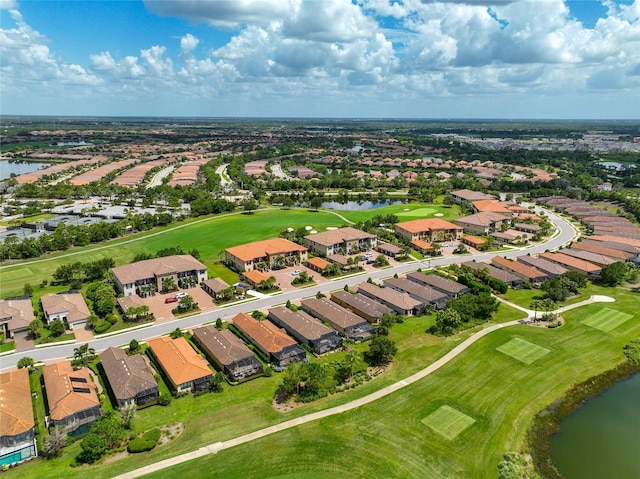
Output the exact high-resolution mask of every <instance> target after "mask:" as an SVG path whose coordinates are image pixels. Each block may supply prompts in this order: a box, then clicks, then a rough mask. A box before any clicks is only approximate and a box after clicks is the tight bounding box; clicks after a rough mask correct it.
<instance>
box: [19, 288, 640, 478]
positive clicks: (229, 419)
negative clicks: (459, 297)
mask: <svg viewBox="0 0 640 479" xmlns="http://www.w3.org/2000/svg"><path fill="white" fill-rule="evenodd" d="M585 294H588V295H591V294H602V295H608V296H615V297H616V299H617V301H616V303H614V305H615V307H616V309H617V310H619V311H621V312H624V313H627V314H630V315H634V316H633V319H631V320H629V321H626V322H625V323H623V324H621V325H620V326H619V327H617V328H616V329H615V330H614V331H612V332H611V333H610V334H607V335H603V334H601V333H599V332H597V331H594V330H593V329H592V328H591V327H589V326H587V325H584V324H582V323H581V321H582V319H583V317H584V314H585V311H589V308H591V307H592V306H598V305H589V306H585V307H583V308H578V309H575V310H572V311H568V312H566V313H564V315H563V316H564V317H565V321H566V324H565V326H563V327H562V328H558V329H553V330H549V329H545V328H537V327H531V326H525V325H517V326H511V327H509V328H505V329H501V330H498V331H494V332H493V333H491V334H489V335H487V336H485V337H484V338H482V339H481V340H479V341H478V342H476V343H474V344H473V345H472V346H471V347H470V348H469V349H467V350H466V351H465V352H464V353H463V354H462V355H460V356H459V357H457V358H456V359H454V360H453V361H451V362H450V363H448V364H447V365H446V366H445V367H443V368H441V369H439V370H438V371H437V372H435V373H434V374H432V375H430V376H428V377H427V378H424V379H422V380H420V381H418V382H416V383H414V384H411V385H410V386H407V387H406V388H403V389H402V390H400V391H398V392H396V393H394V394H391V395H389V396H386V397H384V398H381V399H380V400H378V401H376V402H374V403H372V404H369V405H367V406H366V407H363V408H359V409H355V410H353V411H349V412H346V413H343V414H340V415H336V416H331V417H328V418H324V419H322V420H319V421H316V422H312V423H308V424H305V425H302V426H299V427H296V428H293V429H289V430H286V431H281V432H279V433H276V434H273V435H271V436H268V437H265V438H262V439H260V440H256V441H253V442H250V443H247V444H243V445H241V446H237V447H234V448H231V449H228V450H224V451H220V452H219V453H218V454H215V455H211V456H207V457H203V458H200V459H197V460H194V461H190V462H188V463H184V464H181V465H179V466H176V467H173V468H170V469H167V470H164V471H162V472H159V473H156V474H153V475H152V477H163V478H174V477H180V476H188V475H191V476H195V475H198V474H201V473H202V471H207V475H208V476H210V477H224V478H239V479H240V478H261V479H262V478H276V477H296V478H316V477H326V478H334V477H335V478H338V477H367V478H381V479H389V478H396V477H398V478H405V477H420V478H425V479H431V478H433V479H435V478H438V479H440V478H443V477H474V478H476V477H477V478H492V479H493V478H495V477H496V466H497V464H498V463H499V462H500V461H501V459H502V455H503V454H504V453H505V452H507V451H517V450H520V449H521V448H522V447H523V439H524V435H525V432H526V430H527V428H528V426H529V424H530V422H531V419H532V418H533V416H534V415H535V413H536V412H538V411H539V410H541V409H542V408H544V407H545V406H547V405H548V404H549V403H551V402H553V401H554V400H555V399H557V398H558V397H560V396H561V395H562V394H563V393H564V391H566V390H567V389H568V388H569V387H570V386H571V385H572V384H573V383H575V382H579V381H583V380H585V379H587V378H589V377H591V376H593V375H594V374H597V373H600V372H602V371H604V370H607V369H609V368H610V367H611V366H613V365H614V364H617V363H619V362H620V361H622V359H623V354H622V346H623V345H624V344H626V342H628V340H629V339H631V338H634V337H637V336H639V335H640V316H639V315H638V313H637V294H634V293H632V292H629V291H626V290H622V289H618V290H614V289H609V288H602V287H595V286H591V287H589V288H588V289H587V290H586V291H585ZM598 307H599V306H598ZM499 311H500V313H501V315H500V319H501V320H503V321H504V320H507V319H508V317H509V316H511V319H516V318H519V317H520V316H521V315H520V312H518V311H515V310H513V309H511V308H508V307H505V306H504V305H501V306H500V310H499ZM591 311H595V309H593V310H591ZM432 321H433V318H432V316H425V317H420V318H409V319H407V320H406V321H405V322H404V323H402V324H397V325H395V326H394V327H393V329H392V331H391V335H392V338H393V339H394V340H395V341H396V342H397V344H398V347H399V354H398V356H397V358H396V360H394V364H393V367H392V368H391V370H389V371H388V372H387V373H385V374H384V375H382V376H380V377H378V378H376V379H374V380H372V381H369V382H368V383H366V384H365V385H363V386H361V387H360V388H357V389H354V390H350V391H348V392H346V393H344V394H340V395H334V396H330V397H327V398H325V399H322V400H319V401H316V402H314V403H312V404H308V405H304V406H301V407H298V408H295V409H293V410H292V411H291V412H289V413H286V414H279V413H276V412H275V411H274V410H273V409H272V408H271V398H272V394H273V391H274V390H275V388H276V386H277V384H278V383H279V381H280V376H279V375H277V374H276V375H274V376H273V377H271V378H260V379H258V380H255V381H251V382H249V383H246V384H244V385H241V386H238V387H235V388H226V390H225V392H224V393H222V394H218V395H204V396H200V397H197V398H193V397H185V398H181V399H179V400H174V401H173V402H172V404H171V406H169V407H167V408H162V407H152V408H148V409H145V410H142V411H140V412H139V417H138V418H137V419H136V420H135V422H134V427H135V429H136V430H140V431H141V430H146V429H150V428H152V427H156V426H159V425H163V424H167V423H170V422H174V421H182V422H183V423H184V424H185V428H186V431H185V433H184V434H183V435H182V436H180V437H179V438H177V439H176V440H175V441H173V442H172V443H170V445H167V446H161V447H157V448H156V449H154V450H152V451H150V452H148V453H144V454H138V455H135V456H130V457H128V458H127V459H126V460H124V459H123V460H116V461H113V462H110V463H107V464H97V465H95V466H92V467H90V468H88V469H85V468H79V469H76V468H70V467H68V465H69V463H70V461H71V458H72V457H73V456H74V455H75V454H76V453H77V452H78V450H79V447H78V445H77V444H74V445H72V446H71V447H69V448H68V450H67V451H65V453H64V454H63V457H62V458H60V459H58V460H56V461H55V462H54V461H36V462H34V463H31V464H25V465H24V466H21V467H19V468H16V469H14V470H11V471H9V472H8V473H7V477H8V478H10V477H25V478H26V477H38V478H41V479H46V478H58V477H62V476H64V477H66V478H68V479H74V478H82V477H86V476H87V475H91V476H92V477H93V478H95V479H99V478H103V477H112V476H114V475H117V474H119V473H122V472H125V471H127V470H131V469H135V468H137V467H141V466H143V465H145V464H150V463H153V462H157V461H160V460H162V459H165V458H167V457H170V456H173V455H177V454H181V453H184V452H188V451H192V450H195V449H197V448H199V447H202V446H203V445H205V444H209V443H213V442H216V441H224V440H227V439H230V438H233V437H237V436H239V435H241V434H244V433H247V432H250V431H255V430H257V429H260V428H262V427H264V426H266V425H271V424H275V423H279V422H282V421H285V420H288V419H292V418H294V417H298V416H300V415H302V414H307V413H310V412H314V411H317V410H320V409H326V408H328V407H332V406H335V405H337V404H341V403H344V402H346V401H348V400H352V399H354V398H357V397H362V396H364V395H365V394H368V393H370V392H372V391H374V390H377V389H379V388H381V387H383V386H385V385H388V384H391V383H393V382H395V381H397V380H399V379H401V378H404V377H407V376H408V375H410V374H411V373H413V372H415V371H417V370H419V369H421V368H423V367H424V366H425V365H427V364H430V363H432V362H433V361H434V360H435V359H437V358H438V357H441V356H442V355H443V354H445V353H446V352H447V351H449V350H451V349H452V348H453V347H455V345H456V344H459V342H460V341H462V340H463V339H465V338H466V337H468V336H469V335H470V334H471V332H470V331H468V332H465V333H462V334H461V335H459V336H457V337H455V338H444V339H443V338H436V337H433V336H429V335H426V334H424V330H425V329H426V327H428V326H429V324H431V323H432ZM476 330H477V329H476ZM514 336H515V337H518V338H520V339H522V340H524V341H527V342H528V343H531V344H533V345H537V346H539V347H542V348H545V349H547V350H549V351H552V352H553V354H547V355H545V356H543V357H541V358H539V359H538V360H537V361H536V362H535V363H533V364H531V365H527V364H524V363H522V362H520V361H514V360H513V358H512V357H510V356H507V355H506V354H498V353H497V352H496V349H497V348H499V347H500V346H503V345H504V344H506V343H508V342H509V341H511V340H512V339H513V338H514ZM358 347H361V346H358ZM440 406H450V407H452V408H454V409H456V410H458V411H460V412H462V413H464V414H465V415H467V416H469V417H471V418H473V419H475V421H476V422H475V423H474V424H473V426H472V427H469V428H468V429H467V430H465V431H464V433H463V434H460V435H459V436H457V437H456V438H455V440H453V441H449V440H447V439H445V438H444V437H443V436H440V435H439V434H429V433H428V432H427V431H428V429H425V424H424V423H423V422H422V420H423V419H424V418H427V417H429V416H430V415H431V414H432V413H433V412H434V411H435V410H436V409H437V408H438V407H440ZM248 458H250V459H248Z"/></svg>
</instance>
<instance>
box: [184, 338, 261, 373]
mask: <svg viewBox="0 0 640 479" xmlns="http://www.w3.org/2000/svg"><path fill="white" fill-rule="evenodd" d="M192 339H193V341H194V342H195V343H196V346H198V348H200V351H202V352H203V353H204V354H205V355H206V356H207V359H208V360H209V362H211V363H212V364H215V366H216V368H217V369H218V370H220V371H222V372H223V373H224V374H225V375H226V376H227V377H228V378H229V380H230V381H232V382H238V381H242V380H245V379H250V378H252V377H255V376H260V375H262V373H263V371H264V369H263V367H262V363H261V362H260V361H258V359H257V358H256V356H255V354H253V352H252V351H251V350H250V349H249V348H248V347H247V345H246V344H245V343H244V342H243V341H242V340H241V339H240V338H238V337H237V336H236V335H235V334H233V333H232V332H231V331H229V330H228V329H223V330H222V331H218V330H217V329H216V328H214V327H213V326H201V327H199V328H195V329H194V330H193V337H192Z"/></svg>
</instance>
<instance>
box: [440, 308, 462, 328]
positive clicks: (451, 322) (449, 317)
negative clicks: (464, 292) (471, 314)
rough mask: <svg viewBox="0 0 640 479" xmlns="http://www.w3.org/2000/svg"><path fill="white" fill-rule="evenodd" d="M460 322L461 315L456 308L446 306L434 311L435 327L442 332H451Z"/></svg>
mask: <svg viewBox="0 0 640 479" xmlns="http://www.w3.org/2000/svg"><path fill="white" fill-rule="evenodd" d="M461 324H462V316H461V315H460V313H459V312H458V311H457V310H456V309H453V308H447V309H442V310H440V311H438V312H437V313H436V324H435V327H436V329H437V331H439V332H441V333H443V334H451V332H453V331H454V330H455V329H456V328H457V327H458V326H460V325H461Z"/></svg>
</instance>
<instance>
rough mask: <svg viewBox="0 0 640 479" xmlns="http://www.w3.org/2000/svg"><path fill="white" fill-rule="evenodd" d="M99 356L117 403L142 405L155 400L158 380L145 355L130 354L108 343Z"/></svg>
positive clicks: (119, 405)
mask: <svg viewBox="0 0 640 479" xmlns="http://www.w3.org/2000/svg"><path fill="white" fill-rule="evenodd" d="M99 357H100V365H101V367H102V371H104V376H105V378H106V380H107V383H108V384H109V387H110V388H111V392H112V393H113V397H114V398H115V400H116V403H117V405H118V407H127V406H134V405H135V406H143V405H145V404H148V403H150V402H154V401H157V400H158V396H159V395H160V392H159V391H158V383H157V382H156V380H155V378H154V377H153V371H152V369H151V365H150V364H149V363H148V359H147V357H146V356H143V355H142V354H132V355H131V356H129V355H128V354H127V353H126V352H125V351H124V350H122V349H120V348H114V347H110V348H107V349H105V350H104V351H102V352H101V353H100V354H99Z"/></svg>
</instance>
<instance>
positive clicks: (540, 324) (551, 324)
mask: <svg viewBox="0 0 640 479" xmlns="http://www.w3.org/2000/svg"><path fill="white" fill-rule="evenodd" d="M529 325H531V326H535V327H537V328H549V329H554V328H559V327H561V326H564V318H563V317H562V316H559V315H558V316H556V318H555V319H554V320H553V321H535V322H532V323H529Z"/></svg>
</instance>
